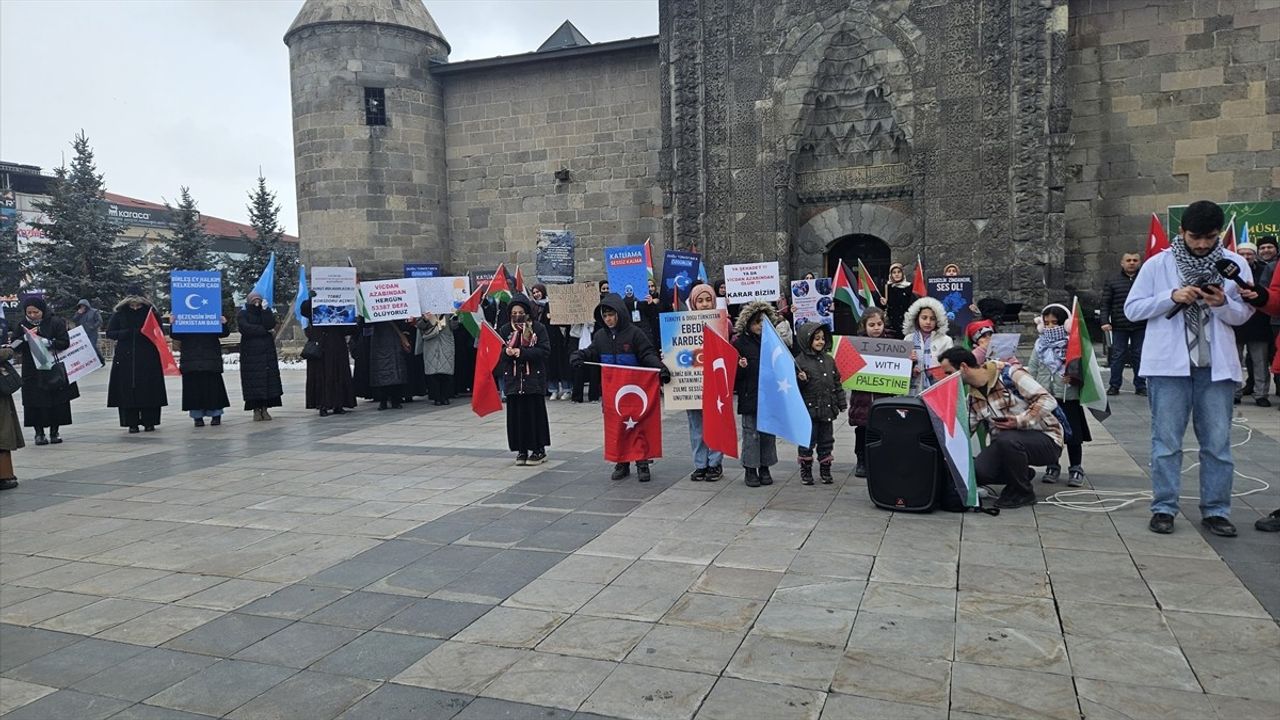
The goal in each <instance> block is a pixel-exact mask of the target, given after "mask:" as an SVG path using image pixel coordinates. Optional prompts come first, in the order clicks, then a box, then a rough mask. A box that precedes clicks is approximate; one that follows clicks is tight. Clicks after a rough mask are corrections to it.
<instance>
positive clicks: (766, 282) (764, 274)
mask: <svg viewBox="0 0 1280 720" xmlns="http://www.w3.org/2000/svg"><path fill="white" fill-rule="evenodd" d="M724 285H725V295H726V296H727V297H728V298H729V302H731V303H748V302H751V301H753V300H764V301H765V302H776V301H777V300H778V298H779V297H781V296H782V292H781V289H780V286H779V285H778V263H777V261H774V262H760V263H739V264H737V265H725V266H724Z"/></svg>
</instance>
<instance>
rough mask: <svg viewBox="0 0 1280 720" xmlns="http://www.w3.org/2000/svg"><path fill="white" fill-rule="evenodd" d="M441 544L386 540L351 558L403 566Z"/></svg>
mask: <svg viewBox="0 0 1280 720" xmlns="http://www.w3.org/2000/svg"><path fill="white" fill-rule="evenodd" d="M441 547H442V545H439V544H436V543H430V542H417V541H414V540H387V541H386V542H383V543H381V544H379V545H377V546H376V547H372V548H369V549H368V550H365V551H364V552H362V553H360V554H359V555H356V556H354V557H352V558H351V560H352V561H353V562H371V563H377V564H380V565H395V566H397V567H404V566H405V565H408V564H409V563H411V562H414V561H416V560H421V559H422V558H424V557H426V556H427V555H429V554H431V553H432V552H434V551H436V550H439V549H440V548H441Z"/></svg>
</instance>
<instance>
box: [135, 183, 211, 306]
mask: <svg viewBox="0 0 1280 720" xmlns="http://www.w3.org/2000/svg"><path fill="white" fill-rule="evenodd" d="M165 207H167V208H169V215H170V217H171V218H173V220H172V221H171V224H170V226H169V234H168V235H164V236H161V238H160V244H159V245H158V246H157V247H156V248H155V249H154V250H152V251H151V255H150V257H149V258H148V259H149V261H150V263H149V264H150V266H151V272H152V273H154V276H155V278H154V286H155V287H156V288H157V294H158V295H160V296H161V297H168V294H169V293H168V289H169V271H171V270H209V269H212V268H213V255H212V253H211V252H210V248H211V247H212V244H213V240H212V238H210V237H209V234H208V233H206V232H205V230H204V225H203V224H202V223H201V222H200V210H199V208H198V207H197V206H196V201H195V199H194V198H192V197H191V191H190V189H189V188H186V187H183V188H182V192H181V194H180V195H179V197H178V206H177V207H176V208H175V207H172V206H170V205H169V204H168V203H166V204H165ZM157 299H159V298H157Z"/></svg>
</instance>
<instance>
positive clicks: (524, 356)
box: [495, 294, 551, 465]
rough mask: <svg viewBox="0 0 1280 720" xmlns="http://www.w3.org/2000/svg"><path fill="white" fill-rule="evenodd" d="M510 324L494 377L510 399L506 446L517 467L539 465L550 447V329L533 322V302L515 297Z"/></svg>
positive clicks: (503, 334) (503, 331)
mask: <svg viewBox="0 0 1280 720" xmlns="http://www.w3.org/2000/svg"><path fill="white" fill-rule="evenodd" d="M507 308H508V312H509V316H508V317H509V318H510V320H509V322H507V323H506V324H505V325H503V326H502V327H501V328H500V329H499V330H498V335H499V336H501V337H502V344H503V348H502V355H501V356H499V359H498V367H497V368H496V369H495V374H497V375H498V376H499V377H501V378H502V387H503V390H504V392H505V393H506V396H507V402H506V409H507V447H508V448H510V449H511V451H512V452H514V453H516V464H517V465H540V464H542V462H543V461H544V460H546V459H547V447H548V446H550V445H551V426H550V424H549V423H548V421H547V396H546V392H547V358H548V357H550V355H551V341H550V340H548V339H547V328H546V326H545V325H543V324H542V323H540V322H535V321H534V320H533V303H531V302H529V298H527V297H525V296H524V295H520V294H516V295H513V296H512V297H511V302H510V303H509V304H508V305H507Z"/></svg>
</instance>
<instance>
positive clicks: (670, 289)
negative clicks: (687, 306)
mask: <svg viewBox="0 0 1280 720" xmlns="http://www.w3.org/2000/svg"><path fill="white" fill-rule="evenodd" d="M701 264H702V256H701V255H699V254H698V253H695V252H680V251H678V250H668V251H667V252H666V255H665V256H664V257H663V259H662V285H661V286H660V287H661V292H662V301H663V302H664V303H667V304H668V305H670V304H671V299H672V296H673V294H674V293H675V292H677V291H678V292H679V294H680V302H681V304H682V305H683V303H684V302H685V301H686V300H688V298H689V291H690V290H692V289H693V284H694V283H695V282H697V280H698V266H699V265H701Z"/></svg>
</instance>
